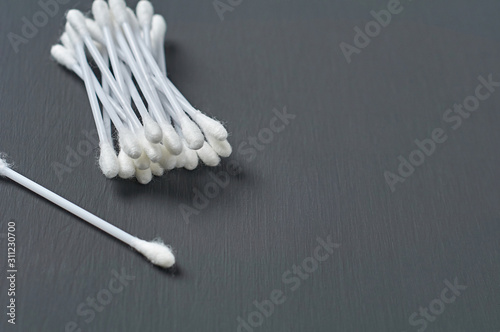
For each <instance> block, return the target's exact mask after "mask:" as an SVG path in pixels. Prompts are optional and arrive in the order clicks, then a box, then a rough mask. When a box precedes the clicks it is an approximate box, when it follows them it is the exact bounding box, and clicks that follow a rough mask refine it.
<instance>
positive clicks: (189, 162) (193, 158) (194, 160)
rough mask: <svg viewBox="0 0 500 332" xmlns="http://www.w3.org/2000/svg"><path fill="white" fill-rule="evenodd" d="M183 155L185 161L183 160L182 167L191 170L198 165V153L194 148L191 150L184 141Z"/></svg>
mask: <svg viewBox="0 0 500 332" xmlns="http://www.w3.org/2000/svg"><path fill="white" fill-rule="evenodd" d="M184 144H185V145H184V153H183V154H184V157H185V161H184V168H185V169H187V170H189V171H192V170H194V169H195V168H196V167H198V163H199V158H198V154H197V153H196V151H194V150H191V149H190V148H189V147H188V146H187V144H186V143H185V142H184Z"/></svg>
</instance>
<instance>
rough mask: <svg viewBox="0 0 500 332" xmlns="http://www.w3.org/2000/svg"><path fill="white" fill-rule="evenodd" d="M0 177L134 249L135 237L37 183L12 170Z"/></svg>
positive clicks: (5, 171)
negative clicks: (15, 183) (9, 180)
mask: <svg viewBox="0 0 500 332" xmlns="http://www.w3.org/2000/svg"><path fill="white" fill-rule="evenodd" d="M2 175H4V176H6V177H8V178H9V179H11V180H12V181H15V182H17V183H19V184H20V185H22V186H23V187H25V188H27V189H29V190H31V191H33V192H34V193H36V194H38V195H40V196H42V197H43V198H45V199H47V200H49V201H51V202H52V203H54V204H56V205H58V206H60V207H61V208H63V209H65V210H66V211H68V212H70V213H72V214H74V215H75V216H77V217H79V218H81V219H83V220H85V221H86V222H88V223H89V224H91V225H94V226H95V227H97V228H99V229H101V230H103V231H104V232H106V233H108V234H109V235H111V236H113V237H114V238H117V239H118V240H120V241H122V242H124V243H126V244H128V245H129V246H131V247H134V242H135V240H136V239H137V238H136V237H134V236H132V235H130V234H128V233H127V232H125V231H123V230H121V229H119V228H118V227H116V226H113V225H111V224H110V223H108V222H107V221H105V220H103V219H101V218H99V217H97V216H95V215H93V214H92V213H90V212H88V211H86V210H84V209H82V208H81V207H79V206H78V205H76V204H74V203H71V202H70V201H68V200H66V199H64V198H62V197H61V196H59V195H57V194H55V193H53V192H52V191H50V190H48V189H46V188H44V187H42V186H41V185H39V184H38V183H36V182H34V181H31V180H30V179H28V178H26V177H25V176H23V175H21V174H19V173H17V172H15V171H14V170H12V169H10V168H5V169H3V170H2Z"/></svg>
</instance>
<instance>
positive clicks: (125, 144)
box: [119, 129, 142, 159]
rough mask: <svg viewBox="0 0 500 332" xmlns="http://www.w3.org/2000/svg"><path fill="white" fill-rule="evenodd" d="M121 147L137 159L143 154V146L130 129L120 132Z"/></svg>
mask: <svg viewBox="0 0 500 332" xmlns="http://www.w3.org/2000/svg"><path fill="white" fill-rule="evenodd" d="M119 142H120V148H121V149H122V150H123V151H125V153H126V154H128V155H129V157H130V158H132V159H137V158H139V157H140V156H141V155H142V148H141V145H140V144H139V142H138V141H137V138H136V137H135V135H134V133H132V131H130V130H129V129H124V130H122V131H121V132H120V137H119Z"/></svg>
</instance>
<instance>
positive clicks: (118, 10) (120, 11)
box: [109, 0, 128, 25]
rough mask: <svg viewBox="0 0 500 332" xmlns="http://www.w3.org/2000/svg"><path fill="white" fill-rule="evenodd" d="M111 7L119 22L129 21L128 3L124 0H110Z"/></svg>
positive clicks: (114, 16)
mask: <svg viewBox="0 0 500 332" xmlns="http://www.w3.org/2000/svg"><path fill="white" fill-rule="evenodd" d="M109 8H110V9H111V13H112V14H113V18H114V19H115V21H116V22H117V23H118V24H120V25H121V24H123V23H124V22H127V21H128V13H127V4H126V3H125V1H124V0H109Z"/></svg>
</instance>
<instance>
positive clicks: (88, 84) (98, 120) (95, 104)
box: [75, 44, 111, 143]
mask: <svg viewBox="0 0 500 332" xmlns="http://www.w3.org/2000/svg"><path fill="white" fill-rule="evenodd" d="M75 48H76V54H77V58H78V61H79V62H80V67H81V69H82V73H83V80H84V82H85V88H86V89H87V94H88V97H89V101H90V107H91V109H92V115H93V116H94V121H95V124H96V128H97V134H98V135H99V140H100V141H101V142H103V143H104V142H107V143H111V142H108V139H107V135H106V128H105V127H104V122H103V120H102V116H101V109H100V107H99V101H98V100H97V96H96V92H95V89H94V84H93V83H92V78H91V75H90V67H89V65H88V62H87V58H86V57H85V51H84V50H83V45H82V44H77V45H75Z"/></svg>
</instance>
